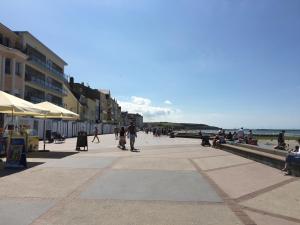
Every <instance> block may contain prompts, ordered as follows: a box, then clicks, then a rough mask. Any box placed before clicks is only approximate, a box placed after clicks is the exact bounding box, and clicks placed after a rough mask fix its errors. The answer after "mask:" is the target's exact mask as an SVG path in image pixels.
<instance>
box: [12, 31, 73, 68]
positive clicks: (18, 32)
mask: <svg viewBox="0 0 300 225" xmlns="http://www.w3.org/2000/svg"><path fill="white" fill-rule="evenodd" d="M15 33H16V34H17V35H20V34H25V35H28V36H30V37H31V38H33V39H34V40H35V41H37V42H38V43H40V44H41V45H42V46H43V47H44V48H46V49H47V50H48V51H50V52H51V53H52V54H53V55H54V56H55V57H57V58H59V59H60V60H61V61H62V62H63V63H64V64H65V66H66V65H68V63H66V62H65V61H64V60H63V59H62V58H61V57H59V56H58V55H57V54H56V53H55V52H53V51H52V50H51V49H50V48H48V47H47V46H46V45H44V44H43V43H42V42H41V41H40V40H39V39H37V38H36V37H35V36H33V35H32V34H31V33H30V32H28V31H15Z"/></svg>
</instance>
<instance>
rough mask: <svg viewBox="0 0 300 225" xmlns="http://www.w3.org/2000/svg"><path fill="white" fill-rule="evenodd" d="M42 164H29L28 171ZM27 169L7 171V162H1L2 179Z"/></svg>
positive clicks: (0, 172)
mask: <svg viewBox="0 0 300 225" xmlns="http://www.w3.org/2000/svg"><path fill="white" fill-rule="evenodd" d="M41 164H43V162H27V168H26V169H29V168H32V167H35V166H39V165H41ZM26 169H5V162H3V161H0V178H1V177H5V176H9V175H12V174H15V173H19V172H22V171H25V170H26Z"/></svg>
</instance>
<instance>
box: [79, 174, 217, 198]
mask: <svg viewBox="0 0 300 225" xmlns="http://www.w3.org/2000/svg"><path fill="white" fill-rule="evenodd" d="M81 197H82V198H85V199H117V200H118V199H120V200H166V201H204V202H222V200H221V198H220V197H219V196H218V195H217V193H216V192H215V191H214V189H213V188H212V187H211V186H210V185H209V184H208V183H207V182H206V180H204V178H203V177H202V176H201V175H200V174H198V173H197V172H193V171H189V172H187V171H176V172H175V171H147V170H143V171H136V170H128V171H118V170H114V171H110V172H108V173H106V174H104V175H103V176H101V177H98V178H97V179H96V180H95V182H94V183H93V184H92V185H90V186H89V187H88V188H87V189H86V190H85V191H84V192H83V193H82V194H81Z"/></svg>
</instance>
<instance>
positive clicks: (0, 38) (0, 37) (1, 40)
mask: <svg viewBox="0 0 300 225" xmlns="http://www.w3.org/2000/svg"><path fill="white" fill-rule="evenodd" d="M0 44H1V45H2V44H3V35H2V34H0Z"/></svg>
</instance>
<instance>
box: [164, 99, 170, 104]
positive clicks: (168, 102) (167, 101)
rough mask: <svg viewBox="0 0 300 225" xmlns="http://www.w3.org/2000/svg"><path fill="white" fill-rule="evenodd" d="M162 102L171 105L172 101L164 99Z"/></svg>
mask: <svg viewBox="0 0 300 225" xmlns="http://www.w3.org/2000/svg"><path fill="white" fill-rule="evenodd" d="M164 103H165V104H166V105H172V102H171V101H169V100H166V101H165V102H164Z"/></svg>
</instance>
